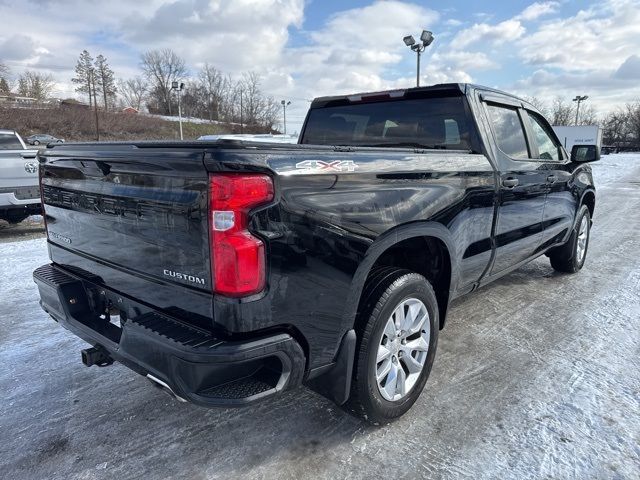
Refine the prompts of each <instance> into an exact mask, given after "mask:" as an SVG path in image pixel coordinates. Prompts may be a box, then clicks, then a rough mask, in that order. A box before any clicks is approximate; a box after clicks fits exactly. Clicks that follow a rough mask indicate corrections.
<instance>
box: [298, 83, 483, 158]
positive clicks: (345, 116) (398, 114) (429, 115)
mask: <svg viewBox="0 0 640 480" xmlns="http://www.w3.org/2000/svg"><path fill="white" fill-rule="evenodd" d="M464 101H465V100H464V97H462V96H452V97H437V98H412V99H406V98H400V99H397V100H389V101H377V102H371V103H365V102H359V103H358V102H355V103H349V104H344V102H343V104H340V105H335V106H323V107H320V108H312V109H311V110H310V111H309V115H308V118H307V122H306V125H305V129H304V132H303V135H302V139H301V142H300V143H303V144H312V145H346V146H363V147H417V148H435V149H445V150H472V144H473V143H474V141H473V135H474V134H475V125H474V123H473V121H472V119H471V118H470V113H469V112H468V110H467V109H466V107H465V104H464Z"/></svg>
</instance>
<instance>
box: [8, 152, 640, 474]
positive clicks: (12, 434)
mask: <svg viewBox="0 0 640 480" xmlns="http://www.w3.org/2000/svg"><path fill="white" fill-rule="evenodd" d="M593 169H594V175H595V177H596V182H597V186H598V201H597V205H596V215H595V223H594V228H593V231H592V241H591V244H590V247H589V253H588V258H587V263H586V265H585V267H584V269H583V270H582V271H581V272H580V273H579V274H577V275H560V274H556V273H554V272H553V270H552V269H551V267H550V266H549V264H548V262H547V261H546V259H545V258H541V259H539V260H536V261H535V262H532V263H531V264H529V265H527V266H525V267H523V268H521V269H519V270H517V271H516V272H514V273H512V274H510V275H508V276H507V277H504V278H503V279H501V280H500V281H498V282H496V283H495V284H492V285H490V286H488V287H485V288H483V289H481V290H479V291H478V292H476V293H474V294H471V295H468V296H466V297H464V298H462V299H460V300H458V301H457V302H455V304H454V305H453V306H452V310H451V314H450V317H449V320H448V325H447V326H446V328H445V329H444V330H443V331H442V332H441V335H440V342H439V346H438V354H437V357H436V363H435V366H434V368H433V371H432V374H431V378H430V379H429V382H428V383H427V387H426V390H425V392H424V393H423V395H422V396H421V397H420V399H419V400H418V402H417V403H416V405H415V406H414V408H413V409H412V410H411V411H410V412H409V413H408V414H407V415H406V416H404V417H403V418H401V419H400V420H398V421H397V422H395V423H393V424H391V425H388V426H385V427H381V428H375V427H370V426H367V425H365V424H363V423H362V422H360V421H359V420H357V419H355V418H353V417H351V416H350V415H348V414H346V413H344V412H343V411H342V410H340V409H339V408H337V407H335V406H334V405H333V404H332V403H330V402H329V401H327V400H325V399H324V398H322V397H320V396H318V395H316V394H314V393H312V392H310V391H308V390H305V389H299V390H297V391H294V392H289V393H287V394H285V395H283V396H281V397H280V398H277V399H275V400H273V401H268V402H265V403H262V404H259V405H256V406H254V407H251V408H248V409H239V410H206V409H202V408H199V407H196V406H193V405H184V404H179V403H177V402H175V401H173V400H171V399H170V398H169V397H168V396H166V395H165V394H163V393H161V392H159V391H157V390H156V389H153V388H152V387H151V386H150V385H149V384H148V382H147V381H145V380H144V379H143V378H142V377H140V376H138V375H137V374H135V373H133V372H131V371H129V370H128V369H126V368H125V367H122V366H121V365H117V364H116V365H114V366H112V367H109V368H103V369H99V368H95V367H93V368H85V367H84V366H82V364H81V363H80V355H79V350H80V349H82V348H85V347H86V345H85V344H84V343H83V342H82V341H81V340H79V339H77V338H76V337H74V336H73V335H71V334H70V333H68V332H66V331H65V330H63V329H62V328H60V327H59V326H58V325H57V324H55V322H53V321H52V320H51V319H50V318H48V317H47V315H46V314H45V313H44V312H43V311H42V310H41V309H40V307H39V306H38V296H37V290H36V287H35V285H34V284H33V282H32V280H31V272H32V271H33V270H34V269H35V268H36V267H37V266H39V265H41V264H43V263H46V262H47V253H46V245H45V240H44V239H43V238H36V239H30V240H21V238H22V237H18V238H17V239H16V241H13V240H11V238H6V237H7V235H10V233H7V232H8V231H6V230H1V229H0V237H5V240H7V241H6V242H4V243H0V365H2V368H1V369H0V392H2V397H1V401H0V438H2V441H1V442H0V471H1V472H3V473H2V476H3V477H5V478H51V479H53V478H60V479H87V478H142V477H144V478H148V479H155V478H184V479H193V478H227V477H232V476H233V477H238V478H302V477H308V478H327V479H333V478H345V477H349V478H376V477H387V478H416V477H429V478H473V479H477V478H480V479H482V478H514V479H522V478H559V479H564V478H578V479H583V478H628V479H637V478H638V472H639V471H640V414H639V412H640V364H639V361H638V358H640V356H639V354H640V328H639V327H640V257H639V255H638V252H639V251H640V235H638V233H639V232H640V180H639V179H640V155H631V154H629V155H609V156H604V157H603V159H602V161H601V162H600V163H595V164H594V165H593Z"/></svg>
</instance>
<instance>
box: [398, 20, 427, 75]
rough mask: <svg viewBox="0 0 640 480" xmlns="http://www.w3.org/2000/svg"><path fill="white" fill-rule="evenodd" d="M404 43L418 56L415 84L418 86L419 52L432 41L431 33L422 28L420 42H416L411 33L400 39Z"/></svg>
mask: <svg viewBox="0 0 640 480" xmlns="http://www.w3.org/2000/svg"><path fill="white" fill-rule="evenodd" d="M402 41H403V42H404V44H405V45H406V46H407V47H409V48H410V49H411V50H413V51H414V52H416V54H417V57H418V68H417V71H416V86H417V87H419V86H420V54H422V52H424V51H425V49H426V48H427V47H428V46H429V45H431V44H432V43H433V33H431V32H430V31H429V30H423V31H422V34H421V35H420V42H421V43H417V42H416V40H415V38H413V35H407V36H406V37H404V38H403V39H402Z"/></svg>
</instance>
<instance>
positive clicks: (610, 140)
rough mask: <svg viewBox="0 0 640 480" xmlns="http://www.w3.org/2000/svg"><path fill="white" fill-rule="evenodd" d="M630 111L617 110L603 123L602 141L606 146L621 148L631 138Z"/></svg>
mask: <svg viewBox="0 0 640 480" xmlns="http://www.w3.org/2000/svg"><path fill="white" fill-rule="evenodd" d="M629 114H630V112H629V109H628V108H627V109H621V108H619V109H617V110H615V111H613V112H611V113H609V115H607V116H606V118H605V119H604V122H603V134H602V137H603V138H602V140H603V142H604V144H605V145H611V146H615V147H620V146H622V145H624V144H625V143H626V142H627V140H628V138H629V123H630V122H629V116H630V115H629Z"/></svg>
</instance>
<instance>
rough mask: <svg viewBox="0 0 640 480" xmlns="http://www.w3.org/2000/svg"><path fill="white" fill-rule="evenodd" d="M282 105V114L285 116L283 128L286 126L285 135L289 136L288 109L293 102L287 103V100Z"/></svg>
mask: <svg viewBox="0 0 640 480" xmlns="http://www.w3.org/2000/svg"><path fill="white" fill-rule="evenodd" d="M280 103H281V104H282V113H283V116H284V122H283V126H284V134H285V135H286V134H287V107H288V106H289V105H291V102H287V101H286V100H282V101H281V102H280Z"/></svg>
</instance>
